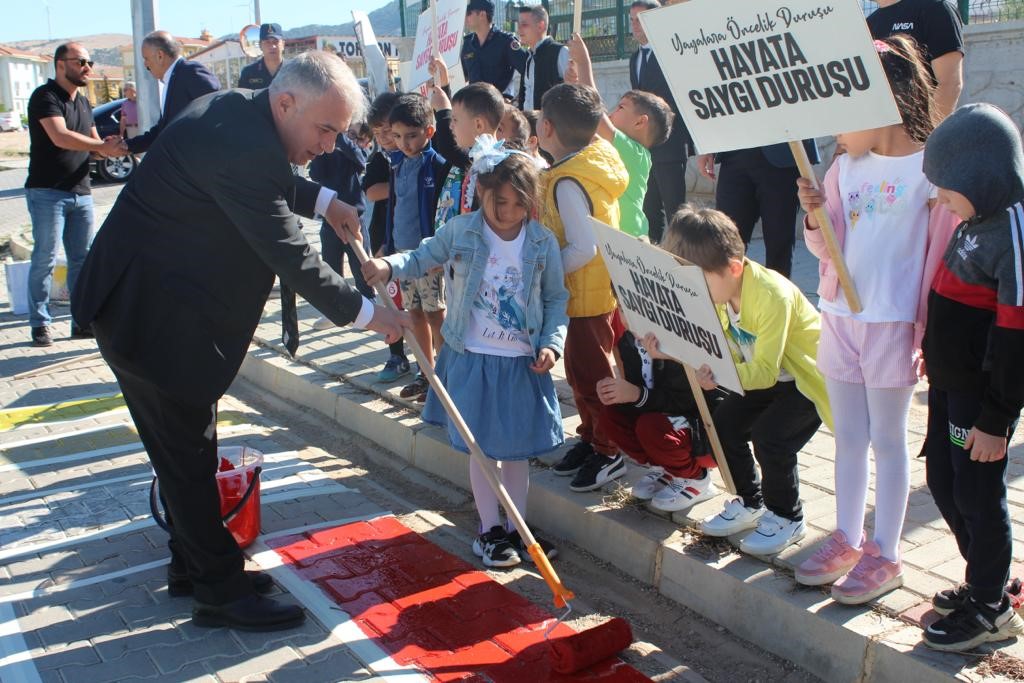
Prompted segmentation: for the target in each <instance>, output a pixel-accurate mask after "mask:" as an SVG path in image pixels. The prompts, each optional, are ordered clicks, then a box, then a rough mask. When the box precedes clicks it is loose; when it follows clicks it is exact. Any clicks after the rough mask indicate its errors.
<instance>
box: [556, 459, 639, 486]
mask: <svg viewBox="0 0 1024 683" xmlns="http://www.w3.org/2000/svg"><path fill="white" fill-rule="evenodd" d="M625 473H626V461H625V460H624V459H623V457H622V456H621V455H613V456H609V455H601V454H600V453H596V452H595V453H594V454H592V455H591V456H590V457H589V458H587V461H586V462H585V463H583V467H581V468H580V471H579V472H577V473H576V476H575V477H573V479H572V481H571V482H570V483H569V490H571V491H577V492H583V491H594V490H595V489H599V488H601V487H602V486H604V485H605V484H607V483H608V482H610V481H612V480H613V479H618V478H619V477H621V476H622V475H624V474H625Z"/></svg>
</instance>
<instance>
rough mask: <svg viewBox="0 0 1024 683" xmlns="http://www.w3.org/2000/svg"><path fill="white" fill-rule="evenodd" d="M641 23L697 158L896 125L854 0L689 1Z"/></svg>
mask: <svg viewBox="0 0 1024 683" xmlns="http://www.w3.org/2000/svg"><path fill="white" fill-rule="evenodd" d="M640 23H641V24H642V25H643V27H644V30H645V31H646V33H647V37H648V39H649V40H650V43H651V45H652V47H653V48H654V53H655V55H657V58H658V63H659V64H660V65H661V67H662V70H663V71H664V73H665V77H666V79H667V80H668V84H669V88H670V89H671V90H672V95H673V96H674V97H675V100H676V104H678V105H679V110H680V112H681V113H682V115H683V120H684V121H685V122H686V127H687V128H688V129H689V131H690V134H691V135H692V136H693V140H694V144H695V145H696V147H697V150H698V151H699V152H701V153H710V152H722V151H727V150H732V149H742V148H745V147H758V146H761V145H768V144H774V143H779V142H788V141H791V140H800V139H802V138H812V137H820V136H825V135H834V134H836V133H843V132H848V131H855V130H865V129H868V128H878V127H881V126H887V125H891V124H896V123H900V121H901V119H900V115H899V112H898V110H897V109H896V103H895V102H894V100H893V97H892V93H891V91H890V90H889V83H888V81H887V80H886V77H885V73H884V72H883V71H882V65H881V63H880V62H879V60H878V54H877V52H876V51H875V46H874V44H873V41H872V39H871V35H870V33H869V32H868V28H867V24H866V22H865V21H864V13H863V11H862V9H861V3H860V1H859V0H784V1H778V0H777V1H775V2H773V1H771V0H757V1H756V2H752V1H751V0H689V2H683V3H680V4H677V5H672V6H670V7H663V8H660V9H654V10H648V11H646V12H642V13H641V14H640Z"/></svg>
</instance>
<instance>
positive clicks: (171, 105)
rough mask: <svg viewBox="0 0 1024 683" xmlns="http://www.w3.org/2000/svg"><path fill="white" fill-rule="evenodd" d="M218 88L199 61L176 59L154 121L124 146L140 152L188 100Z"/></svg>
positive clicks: (188, 102)
mask: <svg viewBox="0 0 1024 683" xmlns="http://www.w3.org/2000/svg"><path fill="white" fill-rule="evenodd" d="M218 90H220V81H219V80H217V77H216V76H214V75H213V74H212V73H210V71H209V70H208V69H207V68H206V67H205V66H203V65H202V64H200V63H199V62H190V61H188V60H186V59H183V60H181V61H180V62H178V65H177V66H176V67H174V71H173V72H172V73H171V81H170V83H168V84H167V97H166V98H165V99H164V110H163V113H161V114H160V120H159V121H157V122H156V125H155V126H153V127H152V128H150V129H149V130H147V131H146V132H145V133H142V134H141V135H136V136H135V137H134V138H132V139H130V140H129V141H128V150H129V151H131V152H132V153H133V154H141V153H142V152H145V151H147V150H148V149H149V148H150V146H152V144H153V141H154V140H156V136H158V135H160V132H161V131H162V130H163V129H164V128H166V127H167V124H168V123H170V122H171V121H173V120H174V117H175V116H177V115H178V114H180V113H181V112H182V110H183V109H184V108H185V107H187V106H188V105H189V104H191V102H192V100H194V99H196V98H198V97H202V96H203V95H206V94H209V93H211V92H217V91H218Z"/></svg>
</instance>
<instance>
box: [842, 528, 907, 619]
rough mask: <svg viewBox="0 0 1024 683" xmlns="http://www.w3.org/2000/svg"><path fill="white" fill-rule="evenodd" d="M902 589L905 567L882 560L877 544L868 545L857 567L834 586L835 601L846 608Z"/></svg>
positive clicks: (897, 561)
mask: <svg viewBox="0 0 1024 683" xmlns="http://www.w3.org/2000/svg"><path fill="white" fill-rule="evenodd" d="M902 585H903V563H902V562H900V561H899V560H896V561H895V562H893V561H891V560H888V559H886V558H884V557H882V550H881V549H880V548H879V547H878V544H877V543H875V542H874V541H868V542H867V543H865V544H864V548H863V553H862V554H861V556H860V560H858V561H857V565H856V566H855V567H854V568H853V569H851V570H850V573H849V574H847V575H846V576H844V577H843V578H841V579H839V580H838V581H836V582H835V583H834V584H833V585H832V599H833V600H835V601H836V602H841V603H842V604H844V605H862V604H864V603H865V602H868V601H870V600H874V599H875V598H877V597H878V596H880V595H885V594H886V593H888V592H889V591H891V590H895V589H897V588H899V587H900V586H902Z"/></svg>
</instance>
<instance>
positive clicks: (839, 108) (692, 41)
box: [639, 0, 901, 313]
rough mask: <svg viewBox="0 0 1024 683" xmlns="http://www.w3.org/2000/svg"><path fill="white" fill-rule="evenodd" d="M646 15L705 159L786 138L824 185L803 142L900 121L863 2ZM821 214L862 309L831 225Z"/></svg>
mask: <svg viewBox="0 0 1024 683" xmlns="http://www.w3.org/2000/svg"><path fill="white" fill-rule="evenodd" d="M639 19H640V23H641V24H642V25H643V27H644V31H645V32H646V33H647V37H648V40H649V41H650V43H651V46H652V48H653V49H654V54H655V55H656V56H657V58H658V64H659V65H660V66H661V68H662V71H663V72H664V73H665V78H666V80H667V81H668V85H669V89H670V90H671V91H672V95H673V96H674V97H675V100H676V104H677V105H678V106H679V111H680V113H681V114H682V116H683V120H684V121H685V122H686V127H687V129H688V130H689V132H690V135H691V136H692V138H693V141H694V145H695V146H696V148H697V150H698V151H699V152H701V153H709V152H724V151H729V150H734V149H744V148H748V147H760V146H762V145H771V144H776V143H780V142H788V143H789V147H790V149H791V150H792V152H793V156H794V158H795V159H796V162H797V166H798V167H799V169H800V174H801V175H802V176H803V177H805V178H807V179H808V180H810V181H811V182H812V183H814V184H815V185H817V182H818V181H817V178H816V177H815V176H814V173H813V172H812V170H811V165H810V162H809V161H808V159H807V154H806V152H805V150H804V148H803V146H802V145H800V144H799V140H801V139H803V138H814V137H820V136H825V135H835V134H836V133H844V132H847V131H856V130H866V129H869V128H880V127H882V126H888V125H892V124H898V123H900V122H901V118H900V114H899V111H898V109H897V108H896V102H895V100H894V99H893V96H892V92H891V91H890V89H889V82H888V80H887V79H886V77H885V73H884V71H883V70H882V65H881V63H880V62H879V59H878V53H877V51H876V50H875V46H874V42H873V41H872V39H871V35H870V33H869V32H868V28H867V23H866V22H865V21H864V13H863V10H862V9H861V4H860V2H858V1H857V0H831V2H829V1H828V0H824V1H823V0H781V1H780V0H757V1H755V2H751V1H750V0H689V1H688V2H684V3H680V4H677V5H672V6H670V7H663V8H661V9H655V10H649V11H647V12H641V13H640V15H639ZM684 27H685V28H684ZM814 215H815V218H816V219H817V222H818V224H819V225H820V226H821V231H822V237H823V238H824V239H825V246H826V248H827V249H828V253H829V256H830V257H831V259H832V263H833V265H834V267H835V269H836V274H837V275H838V278H839V283H840V285H841V286H842V288H843V293H844V295H845V296H846V301H847V303H848V304H849V306H850V309H851V310H852V311H853V312H855V313H856V312H859V311H860V310H861V304H860V298H859V297H858V296H857V291H856V288H855V287H854V283H853V279H852V278H851V277H850V273H849V270H848V269H847V267H846V262H845V261H844V260H843V255H842V250H841V249H840V248H839V243H838V241H837V240H836V238H835V231H834V230H833V229H832V224H831V221H829V218H828V215H827V213H826V212H825V210H824V208H821V209H818V210H816V211H815V214H814Z"/></svg>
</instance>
